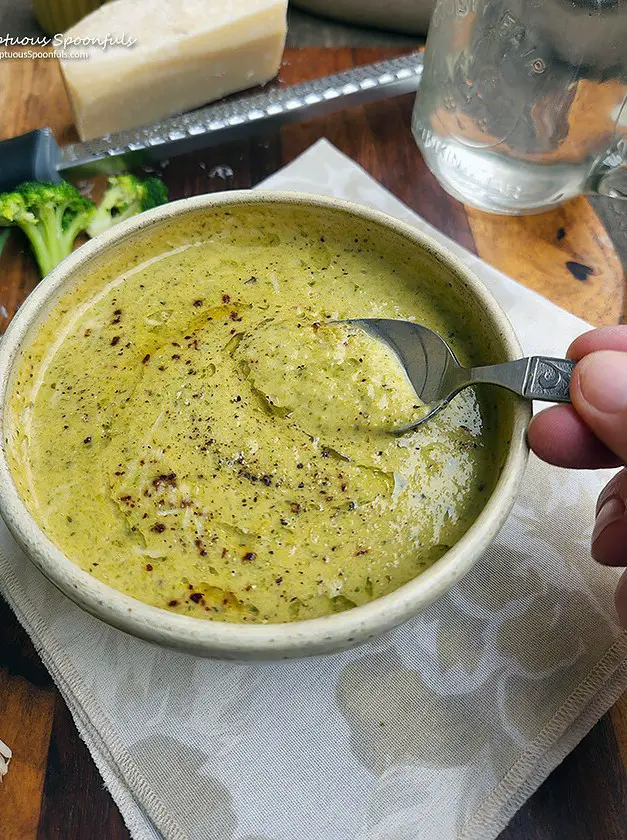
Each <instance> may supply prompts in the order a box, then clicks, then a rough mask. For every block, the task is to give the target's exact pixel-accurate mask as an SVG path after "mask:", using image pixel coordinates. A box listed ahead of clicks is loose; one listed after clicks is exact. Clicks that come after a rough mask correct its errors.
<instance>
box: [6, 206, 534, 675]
mask: <svg viewBox="0 0 627 840" xmlns="http://www.w3.org/2000/svg"><path fill="white" fill-rule="evenodd" d="M250 203H264V204H270V205H272V204H275V205H285V204H295V205H301V206H302V205H305V206H310V207H312V208H317V212H320V208H322V211H323V212H325V213H327V212H328V213H329V216H330V220H329V221H330V223H331V222H332V219H333V217H334V216H336V215H337V214H338V213H341V214H350V215H351V216H352V217H353V219H354V224H355V225H357V226H358V225H360V224H364V223H365V224H367V225H368V226H369V227H370V228H372V227H373V226H375V227H378V228H379V229H380V231H381V236H382V237H386V238H388V239H389V237H390V236H393V237H400V238H401V239H402V240H404V243H405V245H406V244H407V242H409V247H410V254H411V257H412V259H413V258H414V254H415V260H416V265H415V267H416V271H417V272H418V271H422V272H424V271H425V269H426V270H427V271H428V276H429V278H430V280H431V282H432V284H433V285H434V287H435V288H436V289H437V288H438V286H439V287H441V290H442V294H446V295H448V296H451V295H452V296H454V297H455V298H457V299H458V300H459V302H460V303H461V304H462V305H463V306H464V312H465V313H466V315H465V327H466V328H467V329H470V330H472V331H473V332H474V334H475V335H476V336H477V338H478V341H479V346H480V347H481V349H482V350H485V360H482V361H485V363H488V362H497V361H507V360H511V359H515V358H518V357H520V355H521V350H520V347H519V344H518V342H517V340H516V336H515V335H514V333H513V331H512V328H511V326H510V324H509V322H508V320H507V318H506V317H505V315H504V314H503V312H502V311H501V309H500V308H499V306H498V305H497V303H496V302H495V301H494V299H493V298H492V296H491V295H490V294H489V293H488V291H487V290H486V289H485V287H484V286H483V285H482V283H480V281H479V280H478V279H477V278H476V277H475V276H474V275H473V274H472V273H471V272H470V271H468V270H467V269H466V268H465V267H464V266H463V265H462V264H461V263H460V262H459V261H458V260H457V259H456V258H454V257H453V256H452V255H451V254H449V253H447V252H446V251H444V250H443V249H442V248H441V247H440V246H439V245H438V244H436V243H435V242H434V241H432V240H431V239H429V238H428V237H426V236H424V235H423V234H422V233H420V232H419V231H417V230H415V229H414V228H412V227H410V226H409V225H406V224H403V223H401V222H398V221H396V220H394V219H392V218H390V217H389V216H386V215H384V214H383V213H379V212H376V211H374V210H370V209H368V208H366V207H361V206H357V205H353V204H348V203H345V202H340V201H336V200H333V199H329V198H322V197H317V196H308V195H300V194H298V193H273V192H262V191H255V192H247V191H246V192H230V193H222V194H214V195H205V196H199V197H196V198H189V199H185V200H183V201H177V202H174V203H172V204H168V205H165V206H164V207H160V208H157V209H156V210H151V211H149V212H147V213H144V214H142V215H141V216H139V217H136V218H135V219H131V220H129V221H128V222H125V223H122V224H120V225H118V226H117V227H116V228H114V229H113V230H111V231H109V232H108V233H106V234H104V235H102V236H99V237H98V238H97V239H94V240H92V241H91V242H89V243H88V244H86V245H83V246H82V247H81V248H80V249H79V250H78V251H76V252H75V253H74V254H72V256H70V257H69V258H68V259H66V260H65V261H64V262H63V263H61V265H59V266H58V267H57V268H56V269H55V270H54V271H53V272H51V273H50V274H49V275H48V276H47V277H46V278H45V279H44V280H43V281H42V282H41V283H40V284H39V286H38V287H37V288H36V289H35V291H34V292H33V293H32V294H31V295H30V297H29V298H28V300H27V301H26V302H25V303H24V305H23V306H22V307H21V309H20V310H19V312H18V314H17V315H16V316H15V318H14V319H13V321H12V323H11V325H10V327H9V329H8V330H7V332H6V334H5V336H4V338H3V340H2V343H1V344H0V399H1V400H2V404H3V406H6V404H7V395H8V393H9V390H10V388H11V382H12V375H11V374H12V370H13V368H14V366H15V365H16V363H17V362H18V360H19V358H20V354H21V353H22V352H23V351H24V350H25V349H26V348H27V347H28V345H29V343H30V341H31V339H32V337H33V336H34V335H35V334H36V332H37V329H38V325H39V323H41V321H42V319H43V318H45V316H46V313H47V312H48V311H49V310H50V308H51V307H52V306H53V305H54V304H55V303H56V301H57V300H58V299H59V297H60V296H61V295H62V294H63V293H64V291H65V290H66V289H68V288H69V287H70V286H71V285H73V284H75V283H79V282H80V278H81V276H84V275H85V274H86V273H87V272H89V266H90V264H91V262H92V261H93V260H94V259H100V258H105V259H106V258H107V254H112V253H113V252H115V251H117V249H119V248H120V246H122V245H124V244H125V243H126V242H128V241H129V239H130V238H132V237H137V236H141V235H142V231H145V230H146V229H151V230H154V227H155V226H161V225H165V226H167V225H168V223H169V220H170V219H172V218H174V217H181V216H185V215H186V214H195V213H202V212H204V211H205V210H206V209H210V208H213V207H216V206H225V205H235V204H250ZM422 276H424V273H423V275H422ZM499 411H500V421H499V435H500V439H501V443H500V444H499V445H500V447H501V451H502V459H501V460H502V467H501V472H500V476H499V478H498V480H497V483H496V487H495V490H494V492H493V493H492V495H491V497H490V498H489V500H488V502H487V504H486V506H485V508H484V509H483V511H482V513H481V514H480V516H479V518H478V519H477V520H476V521H475V523H474V524H473V525H472V526H471V527H470V529H469V530H468V531H467V532H466V534H465V535H464V536H463V537H462V538H461V540H459V542H458V543H457V544H456V545H455V546H453V547H452V548H451V549H450V550H449V551H448V552H447V553H446V554H445V555H444V556H443V557H442V558H441V559H440V560H439V561H438V562H437V563H435V564H434V565H433V566H432V567H431V568H430V569H428V570H427V571H425V572H423V573H422V574H421V575H419V576H418V577H417V578H415V579H414V580H412V581H410V582H409V583H407V584H405V585H404V586H402V587H400V588H399V589H397V590H396V591H395V592H393V593H391V594H390V595H386V596H385V597H382V598H378V599H377V600H375V601H372V602H371V603H369V604H366V605H365V606H362V607H356V608H354V609H351V610H348V611H346V612H342V613H336V614H334V615H331V616H328V617H324V618H317V619H311V620H307V621H297V622H294V623H290V624H268V625H251V624H228V623H223V622H219V621H205V620H201V619H197V618H191V617H187V616H182V615H176V614H174V613H172V612H169V611H167V610H162V609H159V608H157V607H152V606H148V605H146V604H144V603H141V602H140V601H136V600H134V599H133V598H130V597H128V596H127V595H123V594H122V593H120V592H118V591H117V590H115V589H112V588H111V587H109V586H107V585H106V584H104V583H101V582H100V581H98V580H97V579H96V578H94V577H92V576H91V575H89V574H88V573H87V572H84V571H83V570H82V569H80V568H79V567H78V566H77V565H75V564H74V563H73V562H72V561H71V560H70V559H69V558H67V557H66V556H64V554H63V553H62V552H61V551H60V550H59V549H58V548H57V547H56V546H55V545H53V543H52V542H51V541H50V540H49V539H48V537H47V536H46V535H45V534H44V533H43V532H42V530H41V529H40V528H39V526H38V525H37V524H36V522H35V521H34V520H33V518H32V516H31V515H30V513H29V512H28V510H27V508H26V506H25V504H24V502H23V501H22V499H21V498H20V495H19V493H18V491H17V489H16V486H15V484H14V482H13V479H12V477H11V472H10V469H9V465H8V462H7V457H6V452H5V449H4V446H3V447H2V450H1V451H0V512H1V513H2V516H3V517H4V519H5V521H6V523H7V525H8V527H9V528H10V530H11V532H12V533H13V535H14V536H15V538H16V540H17V541H18V542H19V543H20V545H21V546H22V547H23V549H24V551H25V552H26V554H27V555H28V556H29V557H30V558H31V560H32V561H33V562H34V563H35V565H36V566H37V567H38V568H39V569H40V570H41V571H42V572H43V574H44V575H46V577H47V578H48V579H49V580H50V581H52V583H54V584H55V585H56V586H57V587H58V588H59V589H60V590H61V591H62V592H64V593H65V594H66V595H67V596H68V597H69V598H71V599H72V600H73V601H75V602H76V603H77V604H79V605H80V606H81V607H83V608H84V609H85V610H87V611H88V612H90V613H92V614H93V615H95V616H97V617H98V618H100V619H102V620H103V621H105V622H107V623H108V624H111V625H113V626H115V627H118V628H120V629H121V630H125V631H126V632H128V633H131V634H133V635H135V636H139V637H141V638H143V639H147V640H150V641H153V642H156V643H158V644H163V645H168V646H170V647H174V648H178V649H179V650H183V651H187V652H189V653H194V654H199V655H201V656H213V657H219V658H222V659H248V660H253V659H280V658H290V657H295V656H305V655H313V654H321V653H329V652H332V651H337V650H340V649H342V648H347V647H350V646H352V645H356V644H358V643H360V642H363V641H366V640H367V639H371V638H372V637H373V636H376V635H377V634H379V633H382V632H384V631H386V630H389V629H390V628H392V627H395V626H396V625H398V624H401V623H402V622H403V621H405V620H407V619H408V618H410V617H411V616H413V615H415V614H416V613H418V612H420V611H421V610H423V609H425V607H427V606H428V605H429V604H431V603H432V602H433V601H435V600H436V599H438V598H439V597H441V596H442V594H443V593H444V592H446V591H447V590H448V589H449V588H450V587H452V586H454V585H455V583H456V582H457V581H458V580H460V578H462V577H463V576H464V575H465V574H466V573H467V572H468V570H469V569H470V568H471V567H472V566H473V564H474V563H475V562H476V561H477V559H478V558H479V557H480V556H481V555H482V553H483V552H484V551H485V550H486V548H487V547H488V545H489V544H490V543H491V542H492V540H494V538H495V536H496V534H497V533H498V531H499V529H500V528H501V526H502V525H503V523H504V522H505V519H506V518H507V515H508V514H509V512H510V510H511V508H512V506H513V504H514V500H515V497H516V493H517V491H518V487H519V484H520V481H521V478H522V475H523V470H524V467H525V463H526V459H527V446H526V442H525V431H526V427H527V423H528V421H529V418H530V406H529V404H527V403H525V402H523V401H522V400H517V399H514V398H511V397H510V396H509V395H508V394H506V393H505V392H503V403H502V406H500V409H499ZM0 422H1V423H2V441H5V439H6V436H5V429H4V415H3V416H2V419H1V420H0Z"/></svg>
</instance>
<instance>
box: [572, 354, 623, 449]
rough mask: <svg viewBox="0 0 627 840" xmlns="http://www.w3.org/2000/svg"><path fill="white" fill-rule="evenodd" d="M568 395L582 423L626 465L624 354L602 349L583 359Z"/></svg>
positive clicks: (576, 370)
mask: <svg viewBox="0 0 627 840" xmlns="http://www.w3.org/2000/svg"><path fill="white" fill-rule="evenodd" d="M570 395H571V399H572V402H573V406H574V407H575V410H576V411H577V414H578V415H579V416H580V417H581V419H582V420H583V421H584V423H586V425H587V426H589V427H590V428H591V429H592V431H593V432H594V433H595V434H596V436H597V437H598V438H599V439H600V440H602V441H603V443H604V444H605V445H606V446H608V447H609V448H610V449H611V450H612V451H613V452H615V453H616V455H618V456H619V458H621V460H622V461H623V463H625V464H627V353H621V352H618V351H615V350H601V351H598V352H596V353H590V354H589V355H588V356H584V357H583V359H581V361H580V362H579V364H578V365H577V367H576V368H575V372H574V374H573V379H572V383H571V386H570Z"/></svg>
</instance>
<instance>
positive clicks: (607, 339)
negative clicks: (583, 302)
mask: <svg viewBox="0 0 627 840" xmlns="http://www.w3.org/2000/svg"><path fill="white" fill-rule="evenodd" d="M598 350H618V351H620V352H623V353H627V324H618V325H616V326H612V327H599V328H597V329H594V330H588V332H585V333H583V334H582V335H580V336H579V337H578V338H576V339H575V340H574V341H573V343H572V344H571V345H570V347H569V348H568V351H567V353H566V355H567V357H568V358H569V359H574V360H575V361H579V360H580V359H583V357H584V356H587V355H588V354H589V353H596V352H597V351H598Z"/></svg>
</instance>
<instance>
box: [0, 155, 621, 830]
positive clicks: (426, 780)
mask: <svg viewBox="0 0 627 840" xmlns="http://www.w3.org/2000/svg"><path fill="white" fill-rule="evenodd" d="M265 186H268V187H272V188H278V189H287V190H301V191H304V192H317V193H325V194H330V195H335V196H338V197H340V198H347V199H352V200H353V201H356V202H360V203H362V204H367V205H369V206H371V207H377V208H379V209H380V210H384V211H386V212H388V213H390V214H391V215H393V216H398V217H399V218H402V219H404V220H406V221H409V222H410V223H411V224H414V225H416V226H417V227H419V228H421V229H422V230H424V231H426V232H427V233H429V234H431V235H432V236H433V237H434V238H435V239H437V240H439V241H440V242H444V243H445V244H446V245H447V247H449V248H450V249H451V250H452V251H454V252H455V253H456V254H457V255H459V256H460V257H461V259H462V260H463V261H464V262H466V263H467V264H468V265H469V266H470V267H471V268H472V269H474V270H475V272H476V273H477V274H478V275H479V276H480V277H481V278H482V279H483V281H484V282H485V283H486V284H487V286H488V287H489V288H490V289H491V291H492V292H493V293H494V295H495V296H496V297H497V298H498V299H499V301H500V302H501V304H502V305H503V307H504V308H505V310H506V311H507V312H508V314H509V316H510V318H511V320H512V322H513V324H514V327H515V328H516V330H517V332H518V335H519V336H520V339H521V341H522V344H523V346H524V349H525V351H526V352H527V353H536V352H537V353H546V354H548V355H560V354H563V353H564V351H565V349H566V347H567V345H568V343H569V342H570V341H571V339H572V338H573V337H574V336H575V335H577V334H578V333H580V332H582V331H583V330H584V329H585V328H586V324H584V323H583V322H582V321H580V320H578V319H577V318H574V317H573V316H571V315H569V314H568V313H566V312H563V311H562V310H560V309H558V308H557V307H555V306H553V305H552V304H550V303H548V302H547V301H546V300H544V299H543V298H541V297H539V296H538V295H536V294H535V293H533V292H531V291H529V290H527V289H525V288H523V287H522V286H519V285H518V284H517V283H515V282H514V281H513V280H511V279H509V278H507V277H505V276H504V275H502V274H500V273H499V272H497V271H495V270H494V269H493V268H490V267H489V266H487V265H486V264H485V263H483V262H481V261H480V260H479V259H477V258H476V257H474V256H473V255H471V254H469V253H468V252H467V251H465V250H464V249H463V248H461V247H459V246H458V245H456V244H454V243H452V242H451V241H450V240H448V239H446V237H444V236H443V235H442V234H440V233H438V232H437V231H436V230H434V229H433V228H431V227H430V226H429V225H428V224H426V223H425V222H424V221H423V220H422V219H420V218H419V217H418V216H416V215H415V214H414V213H412V212H411V211H410V210H409V209H408V208H407V207H405V206H404V205H402V204H401V203H400V202H399V201H397V200H396V199H395V198H394V197H393V196H391V195H390V194H389V193H388V192H386V191H385V190H384V189H383V188H382V187H381V186H380V185H378V184H377V183H376V182H375V181H373V180H372V179H371V178H370V177H369V176H368V175H367V174H366V173H365V172H364V171H363V170H362V169H360V168H359V167H358V166H357V165H356V164H355V163H353V162H352V161H350V160H348V159H347V158H346V157H344V155H342V154H340V153H339V152H338V151H337V150H336V149H334V148H333V147H332V146H331V145H330V144H329V143H327V142H326V141H322V142H320V143H317V144H316V145H315V146H313V147H312V148H311V149H309V151H307V152H306V153H305V154H304V155H302V156H301V157H300V158H299V159H298V160H296V161H295V162H294V163H292V164H291V165H290V166H288V167H286V168H285V169H284V170H282V171H281V172H279V173H278V174H276V175H274V176H272V177H271V178H270V179H269V180H268V181H266V182H265ZM607 478H608V474H605V475H603V474H601V473H574V472H568V471H563V470H558V469H555V468H551V467H548V466H546V465H544V464H541V463H540V462H538V461H536V460H532V461H531V463H530V466H529V470H528V473H527V476H526V479H525V482H524V486H523V488H522V492H521V494H520V498H519V499H518V502H517V504H516V507H515V510H514V511H513V513H512V515H511V516H510V518H509V521H508V522H507V525H506V526H505V528H504V529H503V531H502V532H501V534H500V536H499V537H498V539H497V541H496V542H495V544H494V545H493V546H492V548H491V549H490V550H489V551H488V552H487V553H486V555H485V557H484V558H483V559H482V561H481V562H479V563H478V564H477V565H476V566H475V568H474V569H473V571H472V572H471V573H470V574H469V575H468V576H467V577H466V578H465V579H464V580H463V581H462V582H461V583H460V584H459V585H458V586H457V587H456V588H455V589H454V590H452V591H451V592H450V593H449V594H448V595H447V596H446V597H444V598H443V599H442V600H441V601H439V602H438V603H437V604H435V605H434V606H432V607H431V608H430V609H429V610H427V611H426V612H425V613H423V614H422V615H420V616H418V617H417V618H415V619H413V620H412V621H410V622H409V623H408V624H406V625H405V626H403V627H401V628H399V629H397V630H395V631H393V632H391V633H388V634H386V635H385V636H382V637H381V638H378V639H376V640H375V641H373V642H372V643H370V644H367V645H364V646H362V647H360V648H357V649H356V650H352V651H348V652H346V653H341V654H337V655H335V656H329V657H321V658H317V659H309V660H300V661H292V662H281V663H276V664H261V665H251V664H237V663H230V662H229V663H222V662H216V661H208V660H203V659H198V658H196V657H193V656H187V655H184V654H180V653H174V652H171V651H169V650H165V649H161V648H159V647H156V646H153V645H151V644H148V643H146V642H142V641H139V640H137V639H134V638H132V637H130V636H127V635H125V634H124V633H121V632H119V631H117V630H114V629H112V628H110V627H108V626H107V625H106V624H103V623H101V622H100V621H98V620H97V619H95V618H92V617H91V616H89V615H87V614H86V613H84V612H82V611H81V610H80V609H79V608H78V607H76V606H74V604H73V603H72V602H71V601H69V600H68V599H67V598H66V597H65V596H64V595H62V594H61V593H60V592H58V591H57V590H56V589H55V588H54V587H53V586H52V585H51V584H50V583H48V581H47V580H46V579H45V578H43V577H42V575H41V574H40V573H39V572H38V571H37V570H36V569H35V568H34V566H33V565H32V564H31V563H30V562H29V561H28V560H27V559H26V558H25V557H24V555H23V554H22V553H21V552H20V550H19V549H18V548H17V546H16V545H15V543H14V542H13V540H12V539H11V537H10V535H9V533H8V532H7V530H6V528H5V527H4V525H0V589H1V591H2V593H3V595H4V596H5V598H6V599H7V600H8V602H9V603H10V604H11V606H12V608H13V609H14V610H15V613H16V615H17V617H18V619H19V620H20V622H21V623H22V624H23V625H24V627H25V628H26V630H27V631H28V633H29V635H30V636H31V638H32V640H33V642H34V644H35V647H36V648H37V650H38V651H39V653H40V655H41V657H42V659H43V661H44V662H45V664H46V666H47V668H48V669H49V670H50V673H51V674H52V676H53V677H54V680H55V682H56V683H57V685H58V686H59V689H60V691H61V692H62V694H63V696H64V697H65V700H66V702H67V704H68V706H69V707H70V709H71V711H72V714H73V716H74V720H75V721H76V725H77V727H78V729H79V732H80V733H81V735H82V737H83V738H84V739H85V741H86V743H87V745H88V747H89V749H90V751H91V754H92V755H93V757H94V760H95V762H96V764H97V765H98V767H99V769H100V771H101V773H102V775H103V777H104V780H105V782H106V784H107V786H108V788H109V789H110V791H111V793H112V794H113V796H114V798H115V800H116V802H117V803H118V805H119V807H120V810H121V811H122V814H123V816H124V819H125V820H126V823H127V825H128V826H129V828H130V830H131V833H132V834H133V837H134V838H137V840H148V838H150V839H151V840H154V838H159V837H164V838H168V840H182V839H183V838H189V840H375V838H379V839H380V840H416V838H423V837H429V838H431V840H472V839H473V838H480V840H490V838H494V837H496V836H497V834H498V833H499V831H500V830H501V829H502V828H503V827H504V826H505V825H506V824H507V822H508V820H509V819H510V817H511V816H512V815H513V814H514V812H515V811H516V809H517V808H519V807H520V806H521V804H522V803H523V802H524V801H525V799H526V798H527V797H528V796H529V795H530V794H531V793H532V792H533V791H534V790H535V788H537V787H538V785H539V784H540V783H541V782H542V780H543V779H544V778H545V777H546V776H547V775H548V774H549V772H550V771H551V770H552V769H553V768H554V767H555V766H556V765H557V764H558V763H559V762H560V761H561V760H562V759H563V758H564V756H565V755H567V753H568V752H569V751H570V750H571V749H572V748H573V747H574V746H575V745H576V744H577V743H578V741H579V740H580V739H581V738H582V737H583V736H584V735H585V734H586V732H587V731H588V730H589V729H590V728H591V727H592V725H593V724H594V723H595V722H596V721H597V720H598V719H599V717H601V715H603V713H604V712H605V711H606V710H607V709H608V708H609V707H610V706H611V705H612V703H613V702H614V701H615V700H616V699H617V698H618V697H619V696H620V694H621V693H622V691H623V690H624V689H625V687H626V686H627V636H626V635H625V634H623V633H621V631H620V629H619V627H618V626H617V623H616V618H615V613H614V607H613V590H614V586H615V583H616V579H617V572H616V571H615V570H610V569H604V568H601V567H599V566H597V565H596V564H595V563H593V562H592V561H591V560H590V556H589V538H590V530H591V524H592V516H593V511H594V502H595V498H596V495H597V493H598V491H599V490H600V488H601V486H602V485H603V483H604V482H605V481H606V480H607ZM0 734H1V733H0ZM12 746H13V748H14V750H15V751H16V752H17V751H19V748H20V745H19V743H16V744H13V745H12Z"/></svg>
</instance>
